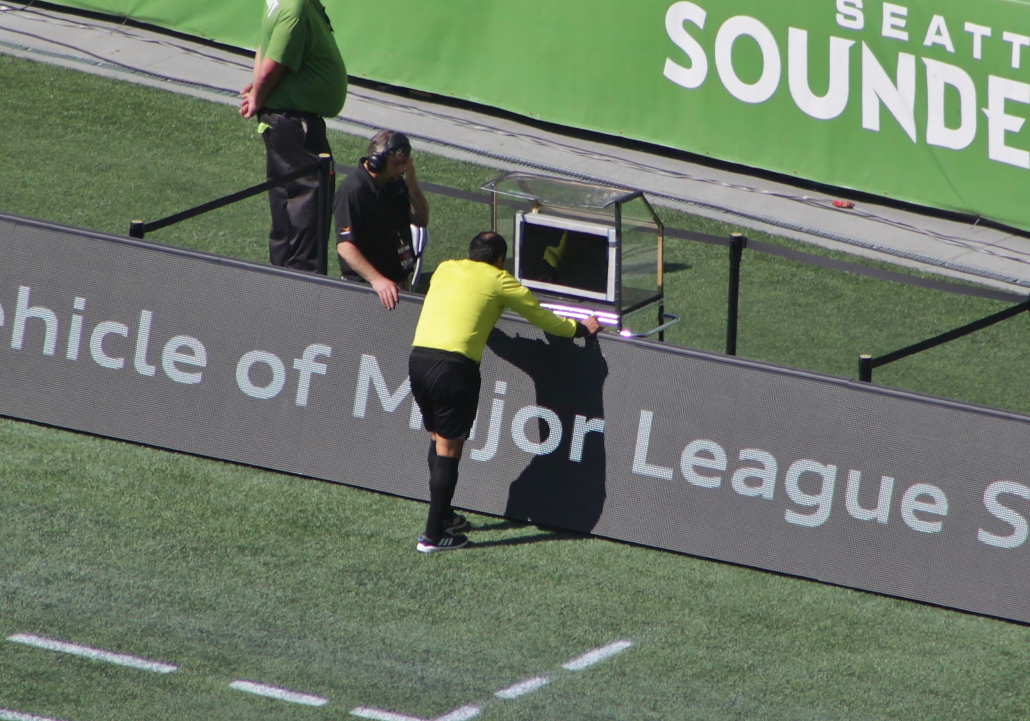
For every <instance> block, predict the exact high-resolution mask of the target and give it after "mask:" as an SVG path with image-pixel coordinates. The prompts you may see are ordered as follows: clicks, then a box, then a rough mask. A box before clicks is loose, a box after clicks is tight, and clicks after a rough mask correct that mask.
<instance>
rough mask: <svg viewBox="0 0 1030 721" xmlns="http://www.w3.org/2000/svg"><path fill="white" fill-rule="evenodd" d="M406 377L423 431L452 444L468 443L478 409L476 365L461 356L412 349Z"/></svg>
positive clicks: (416, 347)
mask: <svg viewBox="0 0 1030 721" xmlns="http://www.w3.org/2000/svg"><path fill="white" fill-rule="evenodd" d="M408 377H409V378H410V379H411V394H412V395H413V396H415V402H416V403H418V407H419V409H420V410H421V411H422V423H423V424H424V425H425V427H426V430H427V431H429V432H430V433H436V434H437V435H440V436H443V437H444V438H447V439H448V440H452V441H464V440H468V437H469V432H470V431H471V430H472V424H473V423H474V422H475V420H476V409H477V408H478V406H479V386H480V384H481V382H482V379H481V378H480V376H479V364H478V363H476V362H475V361H474V360H472V359H471V358H468V357H467V356H463V355H462V354H461V353H452V352H450V351H445V350H438V349H436V348H422V347H420V346H415V347H414V348H412V349H411V355H410V356H409V357H408Z"/></svg>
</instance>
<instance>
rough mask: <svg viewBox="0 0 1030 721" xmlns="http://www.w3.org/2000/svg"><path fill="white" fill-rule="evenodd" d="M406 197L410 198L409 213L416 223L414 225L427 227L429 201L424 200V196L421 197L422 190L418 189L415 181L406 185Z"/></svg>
mask: <svg viewBox="0 0 1030 721" xmlns="http://www.w3.org/2000/svg"><path fill="white" fill-rule="evenodd" d="M408 195H409V196H411V212H412V213H413V214H414V216H415V219H416V220H417V221H418V222H417V223H415V225H421V226H422V227H423V228H425V227H426V226H428V225H429V201H428V200H426V196H424V195H422V189H421V188H419V186H418V181H417V180H413V181H411V182H409V183H408Z"/></svg>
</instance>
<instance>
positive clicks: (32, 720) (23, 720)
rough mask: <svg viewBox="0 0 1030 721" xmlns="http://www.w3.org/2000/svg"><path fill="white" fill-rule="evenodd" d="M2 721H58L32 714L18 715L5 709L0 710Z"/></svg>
mask: <svg viewBox="0 0 1030 721" xmlns="http://www.w3.org/2000/svg"><path fill="white" fill-rule="evenodd" d="M0 721H56V719H49V718H45V717H43V716H33V715H32V714H30V713H18V712H17V711H10V710H8V709H5V708H0Z"/></svg>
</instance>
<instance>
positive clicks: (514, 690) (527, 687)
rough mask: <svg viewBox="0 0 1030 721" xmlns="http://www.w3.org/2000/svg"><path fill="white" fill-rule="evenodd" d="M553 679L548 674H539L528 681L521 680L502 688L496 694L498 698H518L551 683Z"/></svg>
mask: <svg viewBox="0 0 1030 721" xmlns="http://www.w3.org/2000/svg"><path fill="white" fill-rule="evenodd" d="M550 681H551V679H549V678H548V677H547V676H537V677H536V678H531V679H528V680H526V681H520V682H519V683H517V684H515V685H514V686H509V687H508V688H502V689H501V690H500V691H498V692H497V693H495V694H494V696H496V697H497V698H508V699H511V698H518V697H519V696H525V695H526V694H527V693H533V692H534V691H536V690H537V689H538V688H540V687H541V686H543V685H545V684H547V683H550Z"/></svg>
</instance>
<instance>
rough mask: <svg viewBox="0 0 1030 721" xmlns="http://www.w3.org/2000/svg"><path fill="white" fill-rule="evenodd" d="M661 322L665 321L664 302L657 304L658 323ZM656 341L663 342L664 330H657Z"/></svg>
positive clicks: (660, 323)
mask: <svg viewBox="0 0 1030 721" xmlns="http://www.w3.org/2000/svg"><path fill="white" fill-rule="evenodd" d="M663 323H665V303H664V302H663V303H659V304H658V325H662V324H663ZM658 342H660V343H664V342H665V331H664V330H660V331H658Z"/></svg>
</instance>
